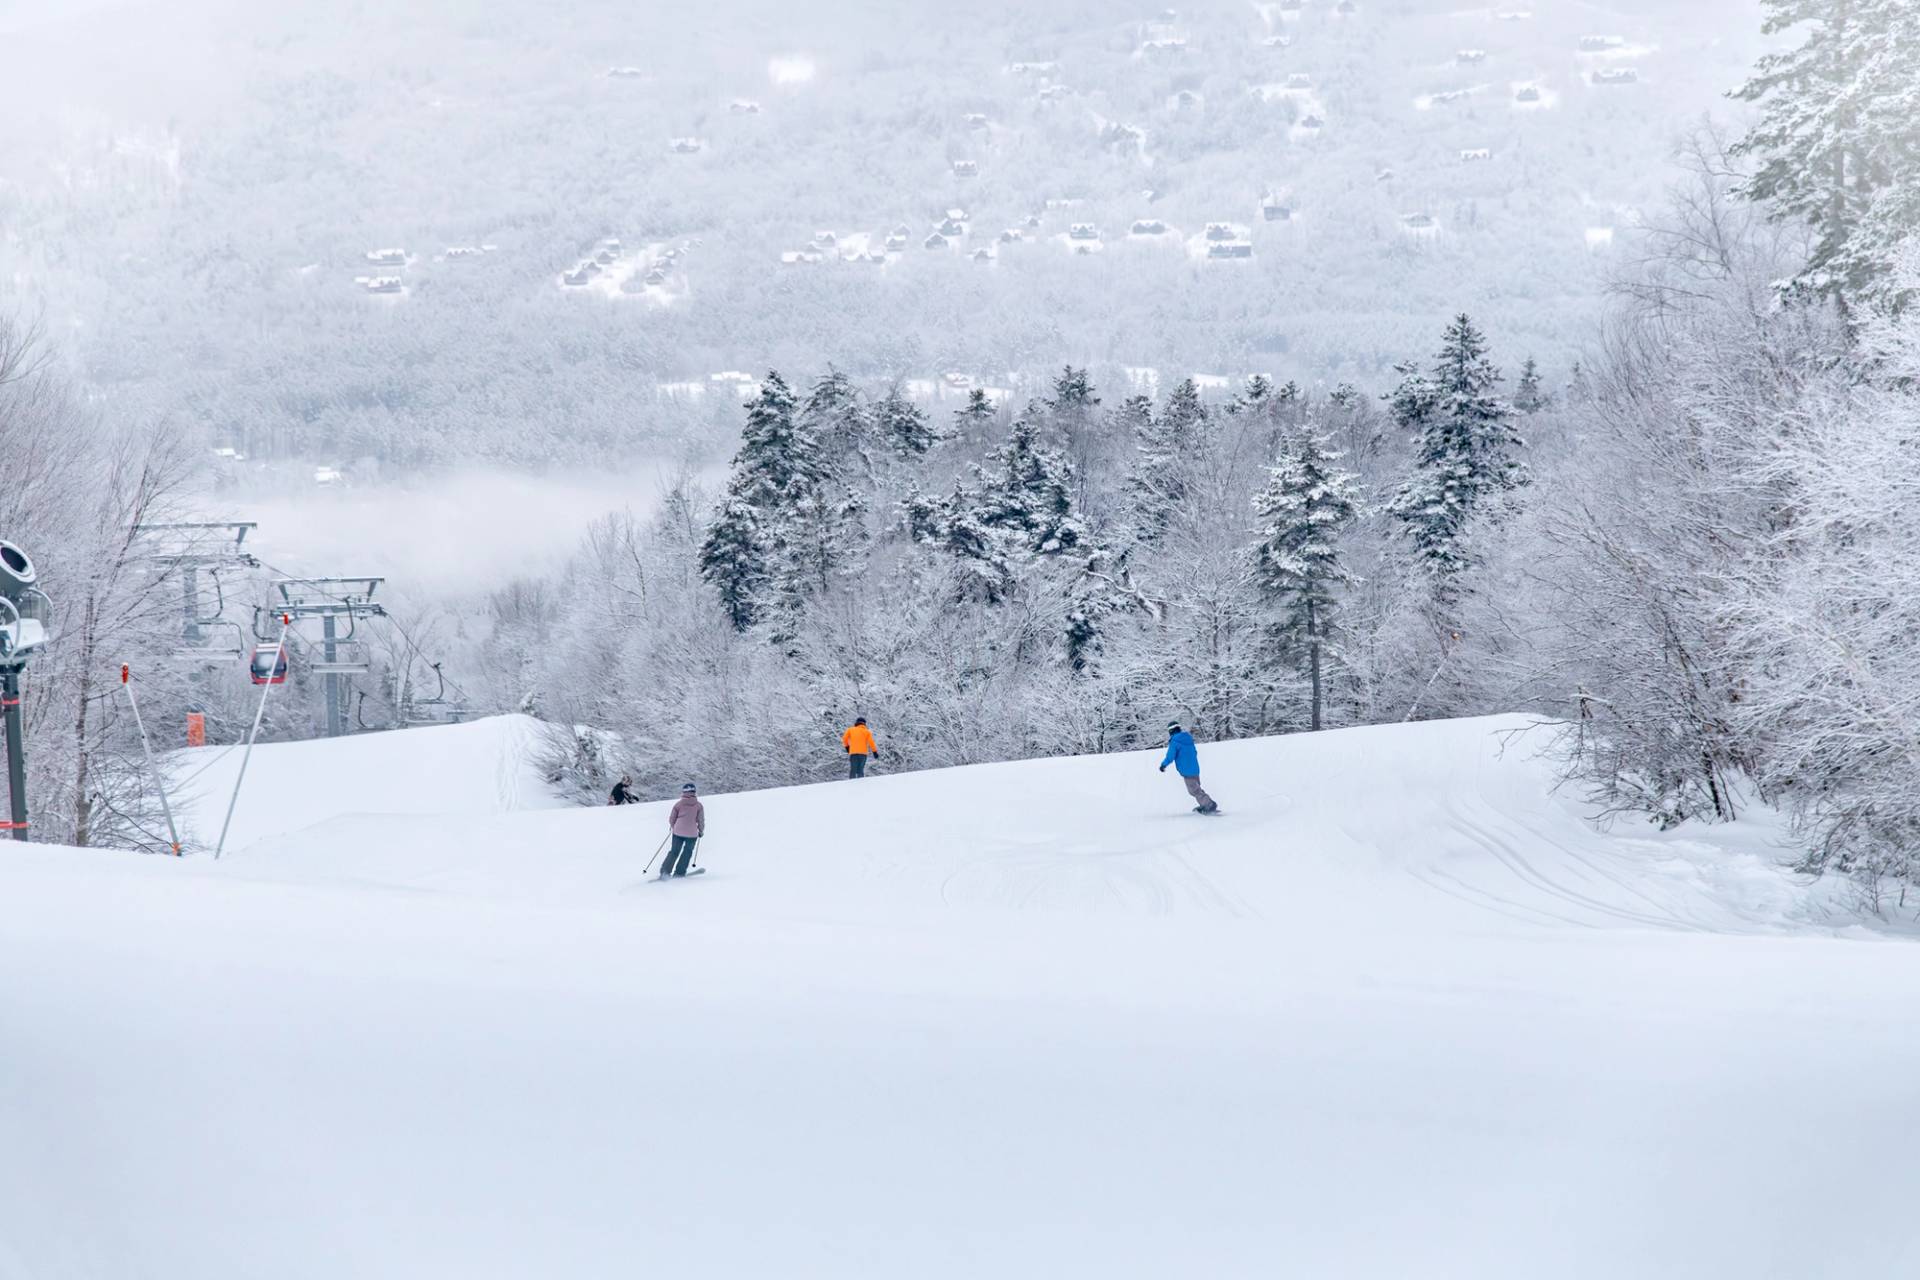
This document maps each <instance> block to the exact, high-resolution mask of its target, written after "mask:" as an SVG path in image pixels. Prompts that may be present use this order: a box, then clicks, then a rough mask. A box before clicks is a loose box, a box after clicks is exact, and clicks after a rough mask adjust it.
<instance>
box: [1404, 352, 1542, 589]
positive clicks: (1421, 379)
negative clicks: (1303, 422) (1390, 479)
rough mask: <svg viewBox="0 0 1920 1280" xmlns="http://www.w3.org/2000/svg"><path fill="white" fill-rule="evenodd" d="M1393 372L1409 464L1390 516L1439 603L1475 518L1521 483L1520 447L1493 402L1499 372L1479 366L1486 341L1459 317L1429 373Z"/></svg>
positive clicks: (1501, 407)
mask: <svg viewBox="0 0 1920 1280" xmlns="http://www.w3.org/2000/svg"><path fill="white" fill-rule="evenodd" d="M1400 370H1401V373H1402V375H1403V376H1402V378H1401V382H1400V385H1399V387H1398V388H1396V389H1395V391H1394V393H1393V395H1392V397H1391V402H1392V406H1393V416H1394V420H1395V422H1396V423H1398V424H1399V426H1400V427H1401V428H1402V429H1403V430H1405V431H1407V432H1409V433H1410V434H1411V435H1413V436H1414V439H1415V447H1416V457H1415V459H1414V473H1413V475H1412V476H1411V477H1409V478H1408V480H1407V481H1406V483H1405V484H1403V485H1402V486H1401V487H1400V491H1399V493H1398V494H1397V495H1395V497H1394V500H1393V503H1392V506H1391V510H1392V512H1393V514H1394V516H1395V517H1397V518H1398V519H1399V520H1400V522H1401V525H1402V527H1403V528H1404V529H1405V530H1406V532H1407V536H1408V537H1409V538H1410V540H1411V541H1412V543H1413V548H1414V552H1415V555H1416V556H1417V557H1418V559H1419V561H1420V563H1421V564H1422V566H1423V567H1424V568H1425V569H1426V571H1427V572H1428V573H1429V574H1431V575H1432V576H1433V578H1434V580H1435V584H1436V587H1437V589H1438V590H1439V592H1440V594H1441V595H1442V596H1443V597H1444V596H1445V595H1447V594H1449V593H1450V591H1451V586H1450V583H1451V580H1452V579H1453V577H1454V576H1455V575H1456V574H1458V573H1459V572H1460V571H1461V570H1462V569H1464V568H1466V566H1467V562H1468V561H1467V552H1466V547H1465V545H1464V543H1463V541H1462V538H1463V535H1464V534H1465V533H1466V530H1467V526H1468V524H1469V522H1470V521H1471V519H1472V517H1473V515H1474V514H1475V512H1476V511H1477V510H1478V509H1479V508H1480V507H1481V506H1482V505H1483V504H1484V503H1485V502H1486V501H1487V500H1488V499H1490V498H1491V497H1493V496H1494V495H1496V494H1499V493H1503V492H1506V491H1508V490H1511V489H1515V488H1517V487H1519V486H1520V485H1523V484H1525V483H1526V470H1525V467H1524V464H1523V463H1522V462H1521V460H1520V450H1521V448H1522V447H1523V442H1522V441H1521V439H1520V436H1519V434H1518V433H1517V432H1516V431H1515V430H1514V426H1513V410H1512V407H1511V406H1510V405H1508V404H1507V402H1506V401H1504V400H1502V399H1501V398H1500V397H1499V396H1498V395H1497V394H1496V390H1497V388H1498V387H1499V384H1500V372H1499V370H1497V369H1496V368H1494V366H1493V362H1492V361H1491V360H1489V359H1488V358H1487V344H1486V340H1485V339H1484V338H1483V337H1481V335H1480V332H1479V331H1478V330H1477V329H1475V328H1474V327H1473V322H1472V320H1470V319H1469V318H1468V317H1467V316H1465V315H1461V316H1458V317H1456V318H1455V319H1454V321H1453V323H1452V324H1450V325H1448V326H1447V332H1446V339H1445V342H1444V343H1443V344H1442V346H1441V350H1440V354H1439V356H1438V358H1437V359H1436V360H1435V361H1434V365H1433V368H1432V370H1431V372H1430V373H1428V374H1426V375H1422V374H1420V373H1418V372H1417V371H1415V370H1413V369H1412V368H1411V367H1410V366H1406V365H1402V366H1400Z"/></svg>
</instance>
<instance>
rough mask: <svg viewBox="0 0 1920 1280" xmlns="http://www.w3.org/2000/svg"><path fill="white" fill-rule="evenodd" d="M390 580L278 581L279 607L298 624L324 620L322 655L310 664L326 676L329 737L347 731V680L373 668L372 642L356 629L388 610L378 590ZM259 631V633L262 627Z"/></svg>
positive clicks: (277, 611) (305, 579)
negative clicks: (379, 599) (378, 598)
mask: <svg viewBox="0 0 1920 1280" xmlns="http://www.w3.org/2000/svg"><path fill="white" fill-rule="evenodd" d="M385 581H386V579H385V578H370V577H357V578H282V579H281V580H280V581H278V582H276V583H274V584H273V585H274V590H276V591H278V592H279V593H280V606H279V607H278V608H277V609H275V610H274V613H276V614H284V615H285V616H286V617H288V618H290V619H292V625H294V626H298V625H299V624H300V623H302V622H304V621H307V620H309V619H313V618H317V619H319V620H320V658H319V660H318V661H317V662H310V663H308V664H307V669H308V670H309V671H311V672H313V673H314V674H315V675H320V676H325V677H326V681H327V692H326V699H327V736H328V737H329V738H337V737H339V736H340V735H341V734H343V733H345V732H346V727H347V707H346V696H345V692H346V685H345V684H343V683H342V682H343V681H351V680H352V678H353V677H354V676H359V675H365V674H367V673H368V672H369V671H371V670H373V657H372V654H371V653H370V652H369V650H368V648H367V642H366V641H364V640H360V639H356V638H355V635H354V633H355V631H356V630H358V623H359V622H360V620H361V619H362V618H384V617H386V616H387V611H386V609H385V608H384V607H382V606H381V605H378V604H376V603H374V599H373V593H374V592H375V591H377V590H379V589H380V584H381V583H383V582H385ZM343 622H344V623H345V624H346V630H345V632H344V633H343V632H342V631H341V624H342V623H343ZM255 634H256V635H258V634H259V633H258V631H257V629H256V631H255ZM263 638H264V637H263Z"/></svg>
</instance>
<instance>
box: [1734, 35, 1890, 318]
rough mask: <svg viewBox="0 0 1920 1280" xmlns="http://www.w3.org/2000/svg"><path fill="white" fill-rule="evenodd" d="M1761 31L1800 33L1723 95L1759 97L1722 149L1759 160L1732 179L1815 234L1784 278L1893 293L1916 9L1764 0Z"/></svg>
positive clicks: (1834, 288)
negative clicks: (1741, 133)
mask: <svg viewBox="0 0 1920 1280" xmlns="http://www.w3.org/2000/svg"><path fill="white" fill-rule="evenodd" d="M1763 3H1764V5H1765V9H1766V20H1765V24H1764V30H1765V32H1766V33H1767V34H1768V35H1780V34H1783V33H1787V32H1797V33H1800V34H1801V38H1800V41H1799V43H1798V44H1796V45H1794V46H1793V47H1792V48H1789V49H1784V50H1781V51H1778V52H1774V53H1769V54H1767V55H1766V56H1764V57H1762V58H1761V59H1760V61H1759V63H1758V64H1757V65H1756V67H1755V69H1754V73H1753V75H1752V76H1751V77H1750V78H1749V79H1748V80H1747V82H1746V83H1745V84H1744V85H1742V86H1741V87H1740V88H1739V89H1737V90H1735V91H1734V94H1733V96H1734V97H1736V98H1738V99H1741V100H1743V101H1746V102H1753V103H1758V104H1760V107H1761V114H1760V119H1759V122H1758V123H1757V124H1755V125H1754V127H1753V129H1752V130H1751V131H1750V132H1748V133H1747V135H1746V136H1745V137H1744V138H1742V139H1741V140H1740V141H1739V142H1738V143H1736V144H1735V145H1734V147H1733V148H1732V153H1733V154H1734V155H1735V156H1736V157H1748V158H1751V159H1753V160H1755V161H1757V162H1758V167H1757V168H1756V169H1755V170H1754V172H1753V174H1752V175H1751V176H1750V177H1749V178H1748V179H1747V181H1746V183H1745V184H1744V186H1743V187H1742V191H1743V193H1744V194H1745V195H1747V196H1749V197H1750V198H1752V199H1754V200H1758V201H1761V202H1762V203H1764V204H1766V205H1767V206H1769V208H1770V210H1771V212H1772V214H1773V216H1775V217H1777V218H1784V219H1790V220H1793V221H1796V222H1801V223H1804V224H1805V225H1806V226H1807V227H1808V228H1809V229H1810V230H1811V231H1812V233H1813V237H1814V244H1813V249H1812V253H1811V255H1810V256H1809V258H1808V260H1807V263H1806V265H1805V267H1804V268H1803V269H1802V270H1801V271H1800V273H1799V274H1798V275H1797V276H1796V277H1794V279H1793V281H1792V283H1793V284H1794V286H1796V287H1797V288H1799V289H1802V290H1806V291H1808V292H1812V293H1817V294H1822V295H1830V296H1834V297H1836V298H1838V299H1839V300H1840V301H1841V303H1842V304H1843V305H1852V304H1856V303H1875V302H1892V303H1895V304H1898V303H1900V302H1902V301H1904V298H1905V294H1904V293H1901V292H1899V291H1897V290H1896V289H1895V287H1894V286H1893V283H1892V279H1893V275H1894V273H1893V271H1892V265H1893V261H1894V258H1895V255H1896V254H1897V253H1898V251H1899V248H1900V245H1901V244H1902V242H1903V241H1905V240H1906V239H1907V238H1908V237H1909V236H1911V235H1912V234H1913V228H1914V225H1915V223H1914V220H1913V215H1914V214H1915V213H1917V212H1920V148H1916V147H1915V146H1914V145H1913V142H1912V129H1913V120H1914V117H1915V113H1916V112H1917V111H1920V79H1916V77H1915V74H1914V68H1915V67H1916V66H1920V7H1917V6H1915V5H1914V4H1913V3H1912V0H1763Z"/></svg>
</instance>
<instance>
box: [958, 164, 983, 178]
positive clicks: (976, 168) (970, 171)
mask: <svg viewBox="0 0 1920 1280" xmlns="http://www.w3.org/2000/svg"><path fill="white" fill-rule="evenodd" d="M953 176H954V177H956V178H977V177H979V176H980V162H979V161H977V160H955V161H954V162H953Z"/></svg>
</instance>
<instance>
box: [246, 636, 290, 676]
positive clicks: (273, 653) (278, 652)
mask: <svg viewBox="0 0 1920 1280" xmlns="http://www.w3.org/2000/svg"><path fill="white" fill-rule="evenodd" d="M249 671H250V673H251V674H252V676H253V682H254V683H255V684H285V683H286V682H287V651H286V649H284V648H283V647H281V646H280V645H277V644H263V645H261V646H259V647H258V648H256V649H255V650H254V651H253V662H252V663H251V664H250V665H249Z"/></svg>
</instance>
